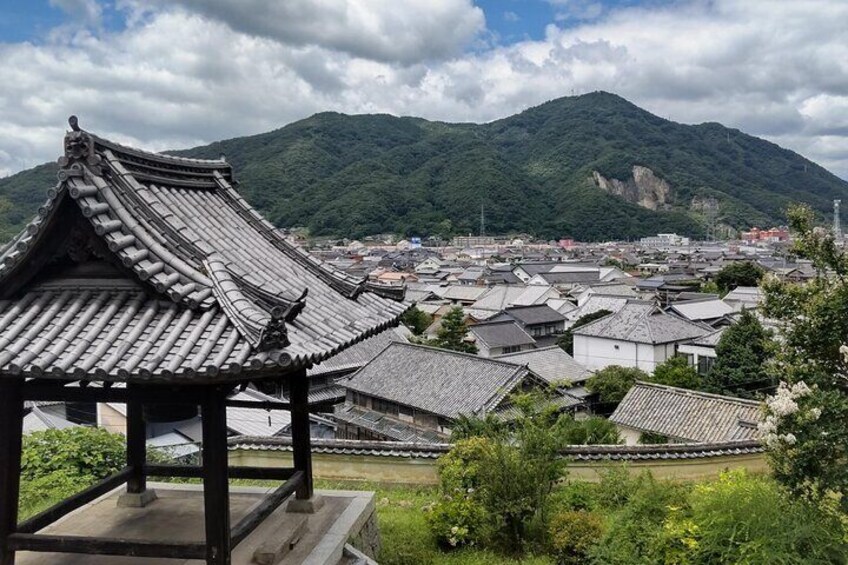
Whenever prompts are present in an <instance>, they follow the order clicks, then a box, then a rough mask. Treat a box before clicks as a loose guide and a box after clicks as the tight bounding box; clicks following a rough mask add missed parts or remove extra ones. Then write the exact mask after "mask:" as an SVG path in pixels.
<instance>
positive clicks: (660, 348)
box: [573, 300, 713, 373]
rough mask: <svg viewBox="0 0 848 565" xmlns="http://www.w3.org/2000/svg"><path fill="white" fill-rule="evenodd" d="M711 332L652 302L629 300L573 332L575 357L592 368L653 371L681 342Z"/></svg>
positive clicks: (674, 352)
mask: <svg viewBox="0 0 848 565" xmlns="http://www.w3.org/2000/svg"><path fill="white" fill-rule="evenodd" d="M711 331H713V330H712V328H710V327H708V326H705V325H702V324H699V323H694V322H690V321H688V320H684V319H683V318H680V317H678V316H675V315H673V314H669V313H666V312H663V311H662V310H660V309H659V308H658V307H657V306H655V305H654V304H653V303H650V302H642V301H637V300H629V301H628V302H627V303H626V304H625V305H624V307H622V308H621V309H620V310H619V311H618V312H616V313H614V314H610V315H609V316H606V317H604V318H601V319H600V320H596V321H594V322H591V323H589V324H586V325H585V326H581V327H579V328H577V329H576V330H574V331H573V333H574V360H575V361H577V362H578V363H580V364H581V365H583V366H585V367H587V368H588V369H590V370H597V369H603V368H604V367H609V366H611V365H620V366H622V367H636V368H639V369H642V370H643V371H646V372H648V373H651V372H653V370H654V369H655V368H656V366H657V365H659V364H661V363H664V362H665V361H666V360H668V359H669V358H671V357H673V356H674V355H675V354H676V353H677V347H678V344H680V343H683V342H686V341H690V340H692V339H695V338H698V337H701V336H703V335H706V334H707V333H710V332H711Z"/></svg>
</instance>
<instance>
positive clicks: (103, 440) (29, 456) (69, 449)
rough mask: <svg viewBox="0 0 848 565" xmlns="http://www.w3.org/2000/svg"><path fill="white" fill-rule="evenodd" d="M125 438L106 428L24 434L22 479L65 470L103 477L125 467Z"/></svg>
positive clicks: (97, 477)
mask: <svg viewBox="0 0 848 565" xmlns="http://www.w3.org/2000/svg"><path fill="white" fill-rule="evenodd" d="M124 441H125V440H124V437H123V436H122V435H119V434H112V433H109V432H107V431H106V430H104V429H103V428H85V427H74V428H67V429H64V430H45V431H41V432H34V433H31V434H28V435H26V436H24V440H23V451H22V454H21V478H22V479H24V480H33V479H36V478H39V477H44V476H46V475H49V474H51V473H55V472H61V473H67V474H69V475H71V476H76V477H91V478H93V479H95V480H96V479H102V478H104V477H106V476H108V475H111V474H112V473H115V472H117V471H119V470H121V469H123V468H124V465H125V464H126V448H125V445H124Z"/></svg>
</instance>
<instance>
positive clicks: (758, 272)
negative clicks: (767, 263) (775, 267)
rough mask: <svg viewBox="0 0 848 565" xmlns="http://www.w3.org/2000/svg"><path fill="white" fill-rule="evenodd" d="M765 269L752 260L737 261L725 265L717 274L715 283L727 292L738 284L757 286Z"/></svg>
mask: <svg viewBox="0 0 848 565" xmlns="http://www.w3.org/2000/svg"><path fill="white" fill-rule="evenodd" d="M764 274H765V271H764V270H763V268H762V267H760V266H759V265H757V264H756V263H753V262H751V261H735V262H733V263H730V264H729V265H725V266H724V267H723V268H722V269H721V270H720V271H719V272H718V274H717V275H716V278H715V283H716V285H717V286H718V288H719V289H720V290H721V291H722V292H724V293H727V292H729V291H731V290H733V289H734V288H736V287H737V286H757V285H759V284H760V280H762V278H763V275H764Z"/></svg>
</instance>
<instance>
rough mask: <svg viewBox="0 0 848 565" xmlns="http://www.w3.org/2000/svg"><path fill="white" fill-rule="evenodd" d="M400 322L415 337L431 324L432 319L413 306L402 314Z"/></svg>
mask: <svg viewBox="0 0 848 565" xmlns="http://www.w3.org/2000/svg"><path fill="white" fill-rule="evenodd" d="M400 321H401V322H402V323H403V325H404V326H406V327H407V328H409V331H411V332H412V333H414V334H415V335H421V334H423V333H424V330H426V329H427V328H428V327H429V326H430V324H431V323H432V322H433V318H432V316H430V315H429V314H427V313H426V312H422V311H421V310H419V309H418V308H417V307H415V306H413V307H412V308H410V309H409V310H407V311H406V312H404V313H403V316H401V318H400Z"/></svg>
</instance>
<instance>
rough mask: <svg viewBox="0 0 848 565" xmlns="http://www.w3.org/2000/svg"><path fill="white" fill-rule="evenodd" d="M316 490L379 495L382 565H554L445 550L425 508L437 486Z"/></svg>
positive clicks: (339, 485) (336, 485)
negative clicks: (431, 530)
mask: <svg viewBox="0 0 848 565" xmlns="http://www.w3.org/2000/svg"><path fill="white" fill-rule="evenodd" d="M315 487H316V488H320V489H341V490H373V491H375V492H376V493H377V522H378V523H379V525H380V538H381V542H382V548H381V550H380V555H379V559H378V560H379V562H380V563H381V564H382V565H419V564H420V565H430V564H433V565H435V564H443V563H444V564H446V565H493V564H504V565H510V564H516V565H517V564H519V563H520V564H521V565H551V564H552V563H553V561H552V560H551V559H550V558H548V557H536V556H532V555H527V556H523V557H522V558H520V559H512V558H509V557H504V556H502V555H499V554H497V553H493V552H491V551H486V550H482V549H475V548H467V549H462V550H457V551H443V550H442V549H440V548H439V546H438V545H437V544H436V540H435V538H434V537H433V535H432V534H431V533H430V528H429V526H428V524H427V518H426V513H425V507H426V506H428V505H429V504H431V503H432V502H433V501H434V500H435V499H436V496H437V495H438V494H437V490H436V488H435V487H429V486H417V485H386V484H380V483H362V482H330V481H316V483H315Z"/></svg>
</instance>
